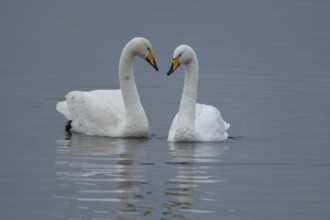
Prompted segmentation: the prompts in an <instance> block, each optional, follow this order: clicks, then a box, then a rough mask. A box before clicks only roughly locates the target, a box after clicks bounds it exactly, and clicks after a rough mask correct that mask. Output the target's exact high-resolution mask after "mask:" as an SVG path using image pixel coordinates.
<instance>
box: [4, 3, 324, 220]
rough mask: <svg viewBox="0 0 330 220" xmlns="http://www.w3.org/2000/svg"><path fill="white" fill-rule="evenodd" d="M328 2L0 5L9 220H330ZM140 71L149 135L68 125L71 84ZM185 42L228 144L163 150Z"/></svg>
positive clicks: (109, 83) (111, 83)
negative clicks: (136, 54) (150, 59)
mask: <svg viewBox="0 0 330 220" xmlns="http://www.w3.org/2000/svg"><path fill="white" fill-rule="evenodd" d="M329 11H330V3H329V1H321V0H317V1H314V0H313V1H312V0H299V1H298V0H288V1H275V0H274V1H272V0H269V1H261V0H251V1H244V0H235V1H229V0H225V1H147V0H142V1H105V0H98V1H86V0H79V1H47V0H44V1H36V0H32V1H19V0H11V1H7V0H3V1H1V2H0V31H1V34H0V76H1V80H0V94H1V96H0V103H1V108H0V115H1V123H0V138H1V153H0V175H1V178H0V218H1V219H235V220H236V219H244V220H245V219H251V220H254V219H290V220H295V219H299V220H301V219H306V220H307V219H314V220H315V219H320V220H321V219H329V217H330V148H329V147H330V145H329V141H330V135H329V134H330V118H329V112H330V103H329V97H330V62H329V61H330V55H329V54H330V26H329V21H330V14H329ZM135 36H145V37H147V38H148V39H149V40H150V41H151V43H152V44H153V49H154V52H155V56H156V60H157V64H158V67H159V69H160V71H159V72H158V73H157V72H155V71H154V70H153V69H152V68H151V67H150V66H149V65H148V64H147V63H145V62H144V61H142V60H136V62H135V76H136V77H135V78H136V80H137V84H138V89H139V93H140V97H141V100H142V102H143V106H144V108H145V111H146V113H147V115H148V119H149V123H150V131H151V138H150V139H148V140H120V139H119V140H112V139H108V138H95V137H87V136H84V135H78V134H73V135H72V136H71V137H68V136H67V135H66V133H65V132H64V125H65V123H66V121H65V120H64V118H63V117H62V116H61V115H60V114H58V113H57V112H56V111H55V104H56V102H57V101H60V100H63V98H64V95H65V94H66V93H67V92H69V91H72V90H92V89H107V88H109V89H116V88H118V75H117V69H118V61H119V55H120V52H121V49H122V47H123V46H124V45H125V44H126V42H127V41H129V40H130V39H131V38H132V37H135ZM182 43H185V44H190V45H191V46H192V47H193V48H194V49H195V50H196V52H197V54H198V57H199V62H200V81H199V91H198V101H199V102H200V103H206V104H211V105H214V106H216V107H217V108H219V109H220V110H221V112H222V115H223V117H224V119H225V120H226V121H228V122H229V123H230V124H231V128H230V130H229V134H230V136H231V137H232V138H231V139H229V140H228V141H226V142H222V143H210V144H181V145H180V144H176V145H174V144H168V143H167V141H166V138H167V132H168V129H169V127H170V124H171V121H172V119H173V117H174V115H175V113H176V112H177V110H178V107H179V101H180V97H181V92H182V85H183V68H181V69H180V70H178V71H177V72H175V74H172V75H171V76H169V77H168V76H166V72H167V70H168V68H169V65H170V61H171V59H172V53H173V50H174V49H175V47H176V46H178V45H179V44H182Z"/></svg>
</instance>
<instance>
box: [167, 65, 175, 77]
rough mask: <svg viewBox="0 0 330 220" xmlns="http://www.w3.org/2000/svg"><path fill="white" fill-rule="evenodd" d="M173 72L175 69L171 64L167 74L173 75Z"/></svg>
mask: <svg viewBox="0 0 330 220" xmlns="http://www.w3.org/2000/svg"><path fill="white" fill-rule="evenodd" d="M173 72H174V70H173V66H172V65H171V67H170V69H169V70H168V72H167V75H168V76H169V75H171V74H172V73H173Z"/></svg>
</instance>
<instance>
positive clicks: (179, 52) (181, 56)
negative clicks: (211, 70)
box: [167, 44, 196, 76]
mask: <svg viewBox="0 0 330 220" xmlns="http://www.w3.org/2000/svg"><path fill="white" fill-rule="evenodd" d="M194 59H196V53H195V51H194V49H192V48H191V47H190V46H189V45H185V44H182V45H180V46H178V47H177V48H176V49H175V50H174V53H173V60H172V64H171V67H170V69H169V70H168V72H167V75H168V76H169V75H171V74H172V73H173V72H174V71H175V70H176V69H177V68H178V67H179V66H180V65H181V64H184V65H185V64H189V63H190V62H191V61H192V60H194Z"/></svg>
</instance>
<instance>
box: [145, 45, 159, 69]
mask: <svg viewBox="0 0 330 220" xmlns="http://www.w3.org/2000/svg"><path fill="white" fill-rule="evenodd" d="M146 61H147V62H148V63H150V65H151V66H152V67H153V68H154V69H155V70H157V71H158V67H157V64H156V60H155V56H154V53H153V52H152V51H151V50H150V52H149V54H148V56H147V58H146Z"/></svg>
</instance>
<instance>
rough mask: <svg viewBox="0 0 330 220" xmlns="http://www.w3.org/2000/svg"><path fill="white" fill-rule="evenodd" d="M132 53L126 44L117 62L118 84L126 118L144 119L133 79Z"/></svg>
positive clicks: (131, 49)
mask: <svg viewBox="0 0 330 220" xmlns="http://www.w3.org/2000/svg"><path fill="white" fill-rule="evenodd" d="M134 57H135V55H134V51H133V48H132V46H130V44H127V45H126V46H125V47H124V49H123V51H122V53H121V56H120V61H119V84H120V89H121V92H122V96H123V101H124V105H125V109H126V115H127V118H128V119H130V118H131V117H135V118H136V116H137V115H138V116H137V117H140V116H141V117H143V119H144V118H146V116H145V112H144V109H143V107H142V104H141V101H140V97H139V94H138V90H137V88H136V83H135V79H134V71H133V64H134Z"/></svg>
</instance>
